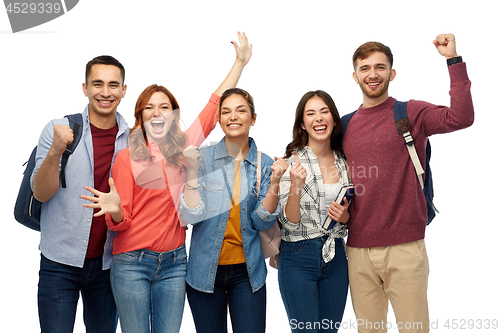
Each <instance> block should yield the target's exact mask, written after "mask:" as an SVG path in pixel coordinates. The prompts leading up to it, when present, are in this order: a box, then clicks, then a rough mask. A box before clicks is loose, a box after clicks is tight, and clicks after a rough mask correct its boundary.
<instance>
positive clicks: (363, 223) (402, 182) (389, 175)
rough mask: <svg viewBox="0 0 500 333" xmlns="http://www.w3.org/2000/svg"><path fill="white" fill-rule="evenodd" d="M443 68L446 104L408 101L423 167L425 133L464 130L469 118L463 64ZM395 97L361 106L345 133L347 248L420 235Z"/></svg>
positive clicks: (419, 207) (419, 211) (419, 212)
mask: <svg viewBox="0 0 500 333" xmlns="http://www.w3.org/2000/svg"><path fill="white" fill-rule="evenodd" d="M448 68H449V73H450V81H451V89H450V96H451V106H450V107H445V106H436V105H433V104H430V103H427V102H422V101H416V100H410V101H409V102H408V105H407V110H408V117H409V119H410V122H411V124H412V131H411V134H412V136H413V138H414V140H415V145H416V149H417V153H418V156H419V158H420V161H421V162H422V164H423V167H424V168H425V147H426V143H427V137H428V136H431V135H433V134H438V133H448V132H453V131H456V130H459V129H463V128H466V127H468V126H470V125H472V123H473V122H474V108H473V105H472V97H471V94H470V86H471V83H470V81H469V78H468V76H467V70H466V66H465V63H459V64H455V65H451V66H449V67H448ZM395 101H396V100H395V99H394V98H392V97H391V98H389V99H387V100H386V101H385V102H384V103H382V104H380V105H377V106H374V107H371V108H363V107H362V106H360V108H359V109H358V111H357V112H356V113H355V114H354V116H353V117H352V119H351V121H350V122H349V126H348V127H347V131H346V133H345V137H344V141H343V148H344V152H345V155H346V157H347V161H348V163H349V169H350V171H351V175H352V179H353V183H354V185H355V186H356V195H355V198H354V199H353V201H352V202H351V206H350V208H349V212H350V214H351V220H350V222H349V225H348V227H349V234H348V241H347V245H349V246H351V247H363V248H366V247H381V246H390V245H396V244H402V243H408V242H413V241H417V240H420V239H423V238H424V236H425V227H426V223H427V210H426V203H425V197H424V195H423V192H422V189H421V188H420V185H419V182H418V179H417V176H416V174H415V169H414V167H413V163H412V162H411V159H410V157H409V155H408V150H407V148H406V146H405V144H404V140H403V138H402V136H401V135H399V134H398V132H397V130H396V127H395V124H394V116H393V106H394V102H395Z"/></svg>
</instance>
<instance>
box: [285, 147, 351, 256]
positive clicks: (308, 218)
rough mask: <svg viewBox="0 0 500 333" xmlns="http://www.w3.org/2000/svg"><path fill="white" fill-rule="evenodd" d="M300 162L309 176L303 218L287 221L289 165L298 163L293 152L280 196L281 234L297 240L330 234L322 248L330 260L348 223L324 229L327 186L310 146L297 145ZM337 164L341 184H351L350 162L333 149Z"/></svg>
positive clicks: (288, 239) (302, 195) (302, 203)
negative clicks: (347, 163)
mask: <svg viewBox="0 0 500 333" xmlns="http://www.w3.org/2000/svg"><path fill="white" fill-rule="evenodd" d="M295 152H296V153H297V155H298V156H299V159H300V164H301V165H302V166H303V167H304V168H305V169H306V171H307V177H306V182H305V185H304V188H303V189H302V192H301V194H300V221H299V223H292V222H290V221H288V219H287V216H286V213H285V207H286V204H287V201H288V194H289V191H290V169H291V166H292V165H293V164H294V163H295V158H294V156H293V155H292V156H290V157H289V158H287V159H286V162H287V163H288V164H289V165H290V167H288V169H287V170H286V172H285V173H284V174H283V177H281V180H280V187H279V194H278V200H279V202H280V205H281V207H282V209H281V212H280V215H279V217H278V221H279V222H280V223H281V225H282V226H283V229H281V238H282V239H283V240H285V241H287V242H297V241H301V240H305V239H313V238H317V237H322V236H325V235H328V236H329V237H328V240H327V241H326V242H325V245H324V246H323V250H322V256H323V260H324V261H325V262H329V261H330V260H332V259H333V258H334V257H335V238H341V237H345V236H346V235H347V228H346V226H345V225H343V224H340V223H338V222H337V223H335V225H334V227H333V228H332V229H331V230H328V231H327V230H325V229H323V227H322V224H323V222H324V221H325V220H326V218H327V210H328V207H329V205H328V206H326V204H325V189H324V187H323V177H322V176H321V170H320V167H319V163H318V159H317V157H316V155H315V154H314V152H313V150H312V149H311V148H310V147H309V146H304V147H303V148H300V149H296V150H295ZM334 156H335V166H336V167H337V169H338V172H339V175H340V182H341V184H342V185H347V184H349V182H350V180H349V176H348V174H347V166H346V163H345V160H344V159H343V158H341V157H339V155H338V154H337V153H335V152H334Z"/></svg>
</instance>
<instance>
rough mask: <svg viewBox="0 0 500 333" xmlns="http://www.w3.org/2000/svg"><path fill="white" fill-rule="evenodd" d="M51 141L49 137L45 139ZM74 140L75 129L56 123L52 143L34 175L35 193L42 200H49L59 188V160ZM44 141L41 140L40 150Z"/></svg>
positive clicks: (33, 185)
mask: <svg viewBox="0 0 500 333" xmlns="http://www.w3.org/2000/svg"><path fill="white" fill-rule="evenodd" d="M44 141H45V142H47V143H49V141H48V139H47V140H44ZM72 141H73V130H72V129H71V128H70V127H69V126H68V125H55V126H54V129H53V136H52V143H51V146H50V148H49V149H48V150H47V155H46V156H45V159H44V160H43V162H42V164H41V165H40V168H39V169H38V170H37V171H36V173H35V174H34V175H33V180H32V187H33V195H34V196H35V198H36V199H37V200H38V201H40V202H45V201H47V200H49V199H50V198H51V197H52V196H53V195H54V194H55V193H56V192H57V189H58V188H59V162H60V160H61V155H62V153H63V152H64V150H65V149H66V145H67V144H69V143H71V142H72ZM43 146H44V145H43V143H42V142H41V141H40V142H39V147H41V148H39V150H41V149H42V147H43Z"/></svg>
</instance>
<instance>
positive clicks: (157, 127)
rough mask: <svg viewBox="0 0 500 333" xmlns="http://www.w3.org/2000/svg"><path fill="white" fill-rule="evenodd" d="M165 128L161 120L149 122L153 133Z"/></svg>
mask: <svg viewBox="0 0 500 333" xmlns="http://www.w3.org/2000/svg"><path fill="white" fill-rule="evenodd" d="M164 126H165V122H164V121H163V120H152V121H151V127H152V128H153V129H154V130H155V131H157V132H158V131H161V130H162V129H163V127H164Z"/></svg>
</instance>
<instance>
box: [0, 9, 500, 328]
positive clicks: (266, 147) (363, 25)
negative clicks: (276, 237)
mask: <svg viewBox="0 0 500 333" xmlns="http://www.w3.org/2000/svg"><path fill="white" fill-rule="evenodd" d="M464 3H466V4H465V5H464ZM494 8H496V7H494V3H493V1H482V0H476V1H473V2H465V1H455V2H453V1H452V2H450V1H449V0H446V1H441V0H433V1H427V0H422V1H418V2H411V3H408V2H403V1H395V0H393V1H365V0H358V1H352V2H351V1H349V2H348V1H342V2H340V1H313V0H310V1H307V2H305V1H301V2H299V1H258V0H253V1H248V2H243V1H200V0H194V1H160V0H142V1H123V0H120V1H119V0H107V1H103V0H82V1H80V3H79V4H78V5H77V6H76V7H75V8H74V9H73V10H72V11H70V12H68V13H67V14H66V15H64V16H62V17H60V18H58V19H56V20H54V21H51V22H49V23H46V24H44V25H41V26H38V27H35V28H33V29H30V30H28V31H25V32H20V33H16V34H13V33H12V32H11V30H10V25H9V23H8V18H7V14H6V12H5V11H3V9H0V49H1V51H0V60H1V61H0V108H1V112H2V116H3V119H4V120H3V124H4V125H3V126H4V127H5V130H4V131H2V132H1V134H0V135H1V142H2V143H3V144H2V146H3V147H4V148H3V149H2V151H3V152H4V154H3V158H2V164H3V166H2V170H3V171H4V173H5V178H4V181H3V186H2V193H1V196H2V200H1V202H2V204H1V205H2V206H1V208H2V209H1V214H2V215H1V220H2V222H3V223H2V224H1V225H0V228H1V232H0V250H1V253H2V257H1V266H0V267H1V274H0V288H1V289H0V290H1V294H0V295H1V296H0V305H1V308H2V311H1V312H0V331H1V332H36V331H39V326H38V314H37V300H36V294H37V283H38V268H39V251H38V242H39V234H38V233H37V232H35V231H32V230H29V229H27V228H25V227H23V226H21V225H19V224H18V223H17V222H16V221H15V220H14V217H13V207H14V201H15V198H16V196H17V191H18V186H19V183H20V180H21V178H22V172H23V170H24V168H23V167H22V164H23V163H24V162H25V161H26V160H27V158H28V156H29V154H30V152H31V149H32V148H33V147H34V146H35V145H36V143H37V140H38V136H39V134H40V132H41V130H42V128H43V126H44V125H45V124H46V123H47V122H48V121H49V120H50V119H53V118H60V117H62V116H63V115H65V114H68V113H75V112H81V111H82V110H83V108H84V107H85V105H86V103H87V99H86V98H85V96H84V95H83V92H82V89H81V84H82V82H83V81H84V70H85V64H86V63H87V61H89V60H90V59H92V58H93V57H95V56H98V55H102V54H110V55H113V56H114V57H116V58H117V59H119V60H120V61H121V62H122V63H123V64H124V66H125V68H126V79H125V81H126V83H127V84H128V91H127V96H126V97H125V98H124V99H123V100H122V102H121V105H120V106H119V108H118V109H119V111H120V112H121V113H122V114H123V115H124V116H125V118H126V119H127V121H128V122H129V125H131V124H133V107H134V105H135V101H136V100H137V97H138V95H139V93H140V92H141V91H142V90H143V89H144V88H145V87H146V86H148V85H150V84H152V83H158V84H162V85H165V86H166V87H168V88H169V89H170V90H171V91H172V92H173V93H174V95H175V96H176V98H177V100H178V101H179V103H180V105H181V110H182V115H183V118H184V122H185V123H186V124H190V123H191V121H192V120H193V119H194V117H195V116H196V115H197V114H198V112H199V111H200V110H201V108H202V107H203V106H204V105H205V103H206V101H207V100H208V97H209V96H210V93H211V92H212V91H214V90H215V89H216V87H217V86H218V85H219V84H220V82H221V81H222V80H223V79H224V77H225V75H226V74H227V72H228V71H229V69H230V67H231V65H232V63H233V60H234V56H235V55H234V48H233V46H232V45H231V44H230V43H229V42H230V41H231V40H237V39H236V38H237V36H236V32H237V31H244V32H246V34H247V36H248V37H249V40H250V42H251V43H252V44H253V56H252V59H251V60H250V63H249V64H248V66H247V67H246V69H245V71H244V73H243V76H242V78H241V80H240V83H239V87H242V88H244V89H246V90H248V91H249V92H250V93H251V94H252V95H253V96H254V98H255V103H256V111H257V113H258V119H257V122H256V125H255V126H254V127H253V128H252V132H251V136H252V137H254V138H255V140H256V142H257V144H258V147H259V149H260V150H262V151H264V152H266V153H267V154H269V155H270V156H281V155H282V154H283V152H284V148H285V146H286V144H287V143H288V142H289V141H290V137H291V129H292V123H293V118H294V112H295V107H296V105H297V103H298V101H299V99H300V97H301V96H302V95H303V94H304V93H305V92H307V91H309V90H316V89H323V90H325V91H327V92H328V93H330V94H331V95H332V97H333V98H334V100H335V102H336V104H337V107H338V109H339V112H340V114H341V115H343V114H346V113H348V112H350V111H352V110H354V109H356V108H357V107H358V106H359V105H360V104H361V102H362V96H361V92H360V89H359V87H358V86H357V85H356V84H355V83H354V81H353V79H352V76H351V74H352V64H351V56H352V53H353V52H354V50H355V49H356V48H357V47H358V46H359V45H360V44H362V43H364V42H366V41H369V40H376V41H380V42H382V43H384V44H387V45H389V46H390V47H391V48H392V51H393V53H394V56H395V61H394V68H395V69H396V70H397V77H396V79H395V80H394V81H393V82H392V83H391V85H390V90H389V91H390V95H391V96H393V97H395V98H397V99H399V100H408V99H421V100H425V101H429V102H431V103H435V104H445V105H449V95H448V90H449V76H448V72H447V69H446V62H445V59H444V58H443V57H441V56H440V55H439V54H438V53H437V51H436V50H435V48H434V46H433V44H432V41H433V39H434V37H435V36H436V35H437V34H438V33H447V32H452V33H454V34H455V35H456V39H457V49H458V53H459V54H460V55H462V56H463V58H464V61H466V62H467V66H468V72H469V76H470V78H471V81H472V95H473V100H474V106H475V111H476V121H475V124H474V125H473V126H472V127H471V128H469V129H466V130H464V131H460V132H456V133H452V134H448V135H443V136H436V137H433V138H432V143H433V159H432V166H433V174H434V182H435V185H434V186H435V204H436V206H437V207H438V209H439V210H440V211H441V214H439V215H438V216H437V217H436V219H435V220H434V222H433V223H432V225H431V226H430V227H429V228H428V230H427V235H426V244H427V250H428V253H429V257H430V267H431V269H430V271H431V273H430V278H429V293H428V295H429V296H428V298H429V307H430V317H431V324H433V325H434V326H433V328H436V329H437V330H434V331H436V332H450V331H459V329H456V330H454V329H453V328H452V327H451V324H452V323H453V322H452V320H456V322H457V323H458V324H460V323H463V322H464V321H468V320H474V321H475V322H476V323H479V322H481V321H482V323H483V325H484V324H485V320H486V319H489V320H493V319H497V320H500V315H499V313H500V311H499V310H500V305H499V299H500V288H499V284H498V276H497V277H495V271H496V270H497V267H498V254H499V250H498V235H499V233H500V227H499V222H500V221H499V220H500V219H499V217H498V213H497V210H496V208H495V207H497V206H496V205H498V199H499V196H498V194H497V188H498V186H499V177H498V173H497V171H498V162H497V161H498V158H495V156H494V155H495V154H496V153H497V151H498V148H496V147H497V146H498V144H497V140H496V137H495V135H494V132H495V131H496V130H495V128H497V127H498V124H500V116H499V111H500V110H499V107H498V104H497V103H496V101H495V100H494V98H495V97H496V96H498V92H497V93H495V92H494V91H497V89H495V90H494V89H493V87H494V81H493V80H494V79H496V78H498V68H497V67H498V65H497V62H498V55H499V54H500V52H499V51H500V48H499V46H498V26H497V25H496V24H495V23H494V22H495V21H496V20H497V15H495V14H494V12H496V10H495V9H494ZM487 104H490V107H488V106H487ZM488 110H489V111H488ZM221 137H222V131H221V130H220V129H218V128H217V129H216V130H215V131H214V132H213V133H212V134H211V135H210V137H209V138H208V140H209V141H219V140H220V138H221ZM188 240H189V235H188ZM267 281H268V286H267V288H268V310H267V318H268V319H267V327H268V331H269V332H287V331H288V329H287V324H288V323H287V318H286V314H285V310H284V307H283V304H282V302H281V297H280V294H279V290H278V285H277V273H276V271H275V270H272V269H270V271H269V274H268V279H267ZM79 310H80V311H79V313H78V317H77V320H76V325H75V332H84V327H83V321H82V314H81V307H80V308H79ZM391 316H392V315H391ZM391 320H392V322H393V323H395V320H394V318H393V317H391ZM354 321H355V316H354V313H353V310H352V306H351V302H350V299H349V300H348V303H347V306H346V311H345V315H344V323H343V327H344V329H341V330H340V332H355V331H356V330H355V329H354V327H355V325H352V324H353V323H354ZM447 321H448V324H449V325H450V327H448V328H447V327H446V326H445V325H446V322H447ZM475 325H476V326H474V328H475V329H473V331H483V330H485V331H493V330H491V329H490V330H486V329H485V328H484V327H483V328H482V329H479V327H478V325H477V324H475ZM465 327H466V328H467V326H465ZM181 331H182V332H194V325H193V321H192V317H191V313H190V311H189V307H188V305H187V302H186V308H185V312H184V319H183V325H182V329H181ZM391 331H395V330H394V329H393V330H391Z"/></svg>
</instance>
